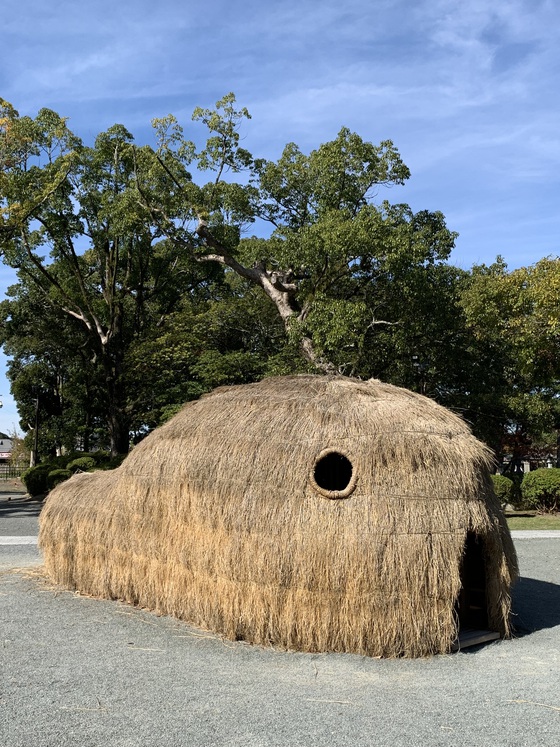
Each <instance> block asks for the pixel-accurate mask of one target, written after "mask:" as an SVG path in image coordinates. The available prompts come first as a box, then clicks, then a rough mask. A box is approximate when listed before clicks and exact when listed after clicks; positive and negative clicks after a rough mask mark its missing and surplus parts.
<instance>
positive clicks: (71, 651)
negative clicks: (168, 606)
mask: <svg viewBox="0 0 560 747" xmlns="http://www.w3.org/2000/svg"><path fill="white" fill-rule="evenodd" d="M3 497H4V496H0V535H3V536H12V537H13V536H19V537H29V536H31V537H32V536H34V532H35V530H36V522H37V513H38V508H39V506H37V505H31V504H27V505H26V506H25V507H24V506H23V504H22V505H21V508H22V509H24V510H23V514H22V513H19V512H18V511H17V510H14V507H16V505H17V504H16V503H12V502H11V501H10V503H12V506H11V508H7V507H6V502H5V501H2V500H1V498H3ZM4 509H6V510H5V511H4ZM515 543H516V548H517V551H518V555H519V560H520V565H521V572H522V579H521V581H520V582H519V584H518V585H517V587H516V589H515V593H514V608H515V613H516V624H517V626H518V636H519V637H518V638H516V639H514V640H511V641H501V642H497V643H494V644H490V645H488V646H486V647H481V648H478V649H475V650H472V649H471V650H468V651H465V652H462V653H459V654H454V655H451V656H438V657H433V658H431V659H425V660H416V661H410V660H377V659H368V658H364V657H359V656H353V655H332V654H327V655H325V654H323V655H313V654H299V653H286V652H280V651H273V650H267V649H261V648H257V647H253V646H249V645H246V644H243V643H231V642H229V641H222V640H221V639H220V638H219V637H217V636H214V635H212V634H209V633H205V632H204V631H201V630H199V629H195V628H192V627H190V626H188V625H185V624H183V623H181V622H178V621H176V620H173V619H170V618H165V617H156V616H155V615H153V614H151V613H148V612H145V611H142V610H138V609H134V608H131V607H128V606H126V605H123V604H120V603H118V602H109V601H100V600H95V599H90V598H87V597H80V596H78V595H76V594H73V593H70V592H64V591H61V590H59V589H53V588H52V587H51V586H50V585H49V584H48V583H46V582H45V581H44V580H43V579H42V578H41V577H40V575H39V574H38V569H37V568H33V564H35V566H36V565H37V563H39V562H40V558H39V556H38V554H37V550H36V548H35V547H34V546H33V545H20V546H17V545H9V546H7V545H4V546H0V547H2V549H3V550H6V553H7V554H6V556H4V559H5V561H6V564H9V563H11V564H12V565H18V564H19V560H20V559H21V560H25V559H29V561H30V562H29V564H28V565H30V566H31V567H30V568H29V570H28V571H25V572H13V571H11V570H4V571H3V572H1V571H0V744H2V745H9V746H10V747H65V746H66V745H71V746H72V747H74V746H75V747H151V746H152V745H157V747H187V746H188V747H191V746H193V747H210V745H212V746H213V745H223V746H225V745H227V746H229V745H233V746H239V747H241V746H243V747H276V746H278V747H280V746H282V747H299V746H300V745H301V746H302V747H322V746H325V747H339V746H342V745H352V746H354V745H356V746H357V747H362V746H363V747H366V745H367V746H369V745H375V746H376V747H389V746H390V747H440V746H441V747H444V746H445V747H447V746H449V747H451V745H453V746H454V747H456V746H458V745H459V746H461V745H464V746H465V747H467V746H468V747H474V746H481V747H486V746H488V747H524V746H527V747H539V746H543V747H549V746H550V747H552V746H553V745H554V747H557V745H558V744H559V743H560V541H559V539H558V538H557V537H556V536H544V535H543V534H542V533H539V538H532V537H528V536H527V535H526V534H524V535H521V536H517V537H516V538H515ZM16 551H21V555H19V556H17V555H16V556H13V555H12V553H14V552H16Z"/></svg>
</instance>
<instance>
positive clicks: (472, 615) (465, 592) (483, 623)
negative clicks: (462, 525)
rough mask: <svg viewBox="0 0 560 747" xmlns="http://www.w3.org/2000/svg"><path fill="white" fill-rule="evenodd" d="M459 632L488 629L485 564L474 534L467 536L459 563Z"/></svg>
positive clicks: (479, 543)
mask: <svg viewBox="0 0 560 747" xmlns="http://www.w3.org/2000/svg"><path fill="white" fill-rule="evenodd" d="M457 614H458V617H459V632H460V633H462V632H464V631H466V630H469V629H470V630H472V629H475V630H487V629H488V602H487V599H486V562H485V559H484V548H483V545H482V540H481V538H480V537H478V536H477V535H476V534H475V533H474V532H469V533H468V534H467V539H466V541H465V548H464V550H463V560H462V563H461V591H460V593H459V598H458V600H457Z"/></svg>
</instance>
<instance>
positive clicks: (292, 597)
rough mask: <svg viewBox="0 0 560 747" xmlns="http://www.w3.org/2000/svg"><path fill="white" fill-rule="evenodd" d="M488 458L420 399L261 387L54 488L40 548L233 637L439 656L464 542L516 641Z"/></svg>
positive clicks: (64, 573) (494, 612)
mask: <svg viewBox="0 0 560 747" xmlns="http://www.w3.org/2000/svg"><path fill="white" fill-rule="evenodd" d="M327 452H328V453H331V452H332V453H333V454H334V455H335V457H336V458H338V459H339V462H337V464H338V463H340V464H343V463H344V464H345V463H346V462H347V463H348V464H349V465H350V467H349V469H350V470H351V478H350V477H349V478H348V480H349V482H348V487H345V486H344V485H338V484H336V485H334V484H333V486H330V485H329V484H328V481H329V480H331V479H333V480H335V481H336V480H340V479H342V478H341V477H340V475H338V474H337V473H336V470H335V471H334V472H332V469H331V467H330V466H329V467H328V469H326V471H325V475H322V473H321V472H320V467H321V465H320V457H319V455H320V454H323V453H327ZM327 456H328V454H327ZM327 461H328V460H327ZM490 463H491V459H490V454H489V452H488V450H487V449H486V448H485V447H484V446H483V445H482V444H480V443H479V442H478V441H477V440H476V439H475V438H474V437H473V436H472V435H471V433H470V431H469V429H468V428H467V426H466V425H465V424H464V422H463V421H462V420H461V419H460V418H458V417H457V416H455V415H453V414H452V413H450V412H449V411H447V410H445V409H444V408H442V407H440V406H438V405H437V404H435V403H434V402H432V401H431V400H429V399H427V398H425V397H422V396H421V395H417V394H414V393H412V392H408V391H406V390H403V389H399V388H397V387H393V386H390V385H387V384H382V383H381V382H378V381H370V382H361V381H356V380H352V379H347V378H344V377H326V376H325V377H320V376H295V377H278V378H272V379H266V380H264V381H262V382H260V383H258V384H251V385H246V386H238V387H224V388H221V389H218V390H216V391H215V392H213V393H211V394H209V395H207V396H205V397H203V398H201V399H200V400H198V401H196V402H192V403H189V404H187V405H186V406H185V407H184V408H183V410H182V411H181V412H180V413H179V414H177V415H176V416H175V417H174V418H173V419H172V420H170V421H169V422H168V423H166V424H165V425H164V426H162V427H161V428H158V429H157V430H156V431H154V432H153V433H152V434H151V435H150V436H148V437H147V438H146V439H145V440H144V441H142V442H141V443H140V444H139V445H138V446H137V447H136V448H135V449H134V450H133V452H132V453H131V454H130V455H129V456H128V458H127V459H126V460H125V461H124V463H123V464H122V465H121V467H120V468H119V469H117V470H115V471H114V472H97V473H93V474H80V475H76V476H74V477H73V478H71V479H70V480H69V481H67V482H65V483H63V484H61V485H60V486H58V487H57V488H56V489H55V490H54V491H53V492H52V493H51V495H50V496H49V498H48V500H47V502H46V505H45V508H44V510H43V512H42V516H41V532H40V546H41V548H42V550H43V553H44V556H45V563H46V568H47V571H48V573H49V575H50V576H51V578H52V579H54V580H55V581H56V582H57V583H60V584H63V585H64V586H66V587H69V588H75V589H79V590H80V591H82V592H85V593H89V594H93V595H96V596H101V597H108V598H114V599H121V600H124V601H126V602H130V603H132V604H136V605H140V606H142V607H146V608H149V609H153V610H156V611H157V612H159V613H163V614H169V615H174V616H176V617H178V618H182V619H184V620H187V621H189V622H190V623H193V624H195V625H198V626H200V627H203V628H206V629H209V630H212V631H215V632H217V633H220V634H223V635H224V636H226V637H228V638H231V639H245V640H247V641H250V642H254V643H258V644H264V645H269V644H274V645H277V646H281V647H285V648H293V649H299V650H304V651H346V652H355V653H360V654H367V655H369V656H400V655H404V656H425V655H429V654H433V653H438V652H447V651H449V650H450V648H451V644H452V642H453V640H454V639H455V637H456V635H457V627H458V620H457V615H456V610H455V605H456V600H457V599H458V596H459V592H460V589H461V578H460V566H461V559H462V556H463V552H464V548H465V540H466V536H467V533H475V534H476V536H477V537H479V538H481V541H482V542H483V546H484V556H485V564H486V574H487V597H488V618H489V624H490V625H491V626H492V629H493V630H496V631H498V632H499V633H500V635H502V636H507V635H508V634H509V632H510V628H509V614H510V595H509V591H510V586H511V584H512V582H513V580H514V578H515V577H516V572H517V571H516V559H515V552H514V550H513V544H512V542H511V538H510V535H509V532H508V530H507V526H506V524H505V521H504V519H503V517H502V515H501V511H500V507H499V503H498V501H497V499H496V497H495V495H494V493H493V490H492V485H491V481H490V478H489V465H490ZM314 470H315V471H314ZM318 470H319V471H318ZM329 470H331V471H329ZM314 475H315V476H316V477H317V481H316V480H315V477H314ZM324 480H326V481H327V485H326V487H325V485H318V484H317V483H318V482H319V481H324ZM331 487H332V490H331ZM345 491H346V492H345ZM324 496H327V497H324Z"/></svg>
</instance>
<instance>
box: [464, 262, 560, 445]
mask: <svg viewBox="0 0 560 747" xmlns="http://www.w3.org/2000/svg"><path fill="white" fill-rule="evenodd" d="M461 305H462V308H463V311H464V314H465V317H466V325H467V329H468V332H469V342H468V344H469V346H470V354H471V358H472V361H473V364H472V365H473V372H472V373H473V374H474V375H472V377H471V378H472V387H471V389H470V391H469V405H468V406H469V407H470V408H471V414H472V416H473V417H474V419H476V420H477V422H478V423H479V425H480V427H481V431H482V435H483V436H484V437H485V439H486V440H487V441H488V442H489V443H491V444H492V445H493V446H494V448H495V449H496V451H497V452H501V451H503V450H506V451H509V452H513V453H514V456H517V457H519V458H520V457H521V456H523V455H526V454H527V453H528V452H529V451H530V449H529V445H530V444H531V443H533V444H535V445H536V444H539V443H541V444H543V445H544V446H546V447H547V448H548V449H550V448H551V447H552V446H553V443H552V442H553V441H554V440H555V438H556V435H555V430H556V429H558V428H559V427H560V260H559V259H557V258H546V259H543V260H541V261H539V262H537V263H536V264H534V265H532V266H529V267H521V268H518V269H516V270H513V271H508V268H507V265H506V263H505V262H504V261H503V259H501V258H498V260H497V261H496V262H495V263H494V264H492V265H489V266H486V265H480V266H476V267H474V268H473V269H472V272H471V273H469V275H468V276H466V277H465V281H464V286H463V291H462V296H461Z"/></svg>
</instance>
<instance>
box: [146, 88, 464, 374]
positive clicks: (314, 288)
mask: <svg viewBox="0 0 560 747" xmlns="http://www.w3.org/2000/svg"><path fill="white" fill-rule="evenodd" d="M248 117H249V115H248V112H247V111H246V110H245V109H236V108H235V98H234V96H233V94H229V95H228V96H225V97H224V98H223V99H222V100H221V101H219V102H218V103H217V105H216V108H215V109H213V110H210V109H197V110H195V112H194V114H193V119H194V120H195V121H198V122H202V123H203V124H204V125H205V126H206V127H207V128H208V130H209V134H210V137H209V138H208V140H207V142H206V144H205V146H204V147H203V148H202V149H200V150H199V149H197V148H196V146H195V144H194V143H193V142H192V141H190V140H187V139H186V138H185V137H184V135H183V130H182V128H181V126H180V125H179V124H178V123H177V121H176V120H175V119H174V118H173V117H171V116H169V117H166V118H164V119H161V120H156V121H155V122H154V126H155V128H156V136H157V142H158V147H157V148H156V149H155V150H154V151H150V150H149V149H143V150H142V151H139V152H138V153H137V155H136V170H137V186H138V191H139V193H140V198H141V201H142V203H143V205H144V206H145V208H146V210H148V211H149V212H150V214H151V216H152V219H153V221H154V224H155V225H157V226H158V228H159V230H160V231H161V232H162V233H163V234H164V235H166V236H167V237H168V238H169V240H170V241H171V242H172V243H173V244H174V245H175V246H177V247H180V248H181V249H182V251H183V252H184V253H185V254H188V255H189V256H191V257H192V258H193V259H194V260H195V261H197V262H198V263H202V264H204V263H206V264H208V263H211V264H218V265H220V266H222V267H224V268H226V269H227V270H229V271H230V272H233V273H235V274H236V275H237V276H239V277H241V278H243V279H244V280H245V281H247V282H248V283H249V284H251V285H252V286H254V287H256V288H259V289H260V290H261V291H262V292H263V293H264V294H265V296H266V297H267V298H268V299H269V301H270V302H271V303H272V304H273V305H274V307H275V309H276V311H277V313H278V315H279V317H280V319H281V320H282V323H283V325H284V328H285V331H286V334H287V335H288V336H289V337H290V338H292V339H294V340H297V343H298V344H299V347H300V350H301V352H302V354H303V355H304V356H305V358H306V359H307V360H308V361H309V362H310V363H311V364H312V365H313V366H314V367H315V368H318V369H320V370H325V371H332V370H336V369H337V368H338V367H339V366H340V365H342V366H343V367H345V368H352V365H353V363H352V360H351V359H349V360H348V361H346V360H341V359H340V357H339V356H338V355H337V354H336V355H333V350H335V349H339V347H340V341H341V340H349V339H352V338H355V337H356V336H358V337H359V335H360V334H362V333H363V330H364V328H366V327H368V326H371V325H380V324H383V323H386V322H387V321H388V320H387V319H386V318H385V316H384V314H385V308H384V303H383V299H382V298H381V297H379V298H378V299H377V300H375V299H374V300H373V301H372V300H371V296H372V293H373V292H374V290H373V289H375V287H376V284H377V283H378V282H381V281H383V280H384V279H387V278H391V277H392V276H394V275H395V274H399V273H402V272H403V270H404V269H405V268H412V267H414V268H423V267H426V266H428V265H432V264H434V263H437V262H442V261H444V260H445V259H447V257H448V256H449V253H450V251H451V248H452V247H453V245H454V240H455V234H453V233H452V232H451V231H449V230H448V229H447V227H446V225H445V221H444V218H443V216H442V214H441V213H439V212H428V211H420V212H418V213H414V212H413V211H412V210H411V209H410V208H409V207H408V206H407V205H403V204H396V205H392V204H389V203H388V202H387V201H382V202H380V203H378V202H377V196H378V192H379V190H380V189H382V188H383V187H386V186H394V185H401V184H403V183H404V182H405V180H406V179H408V177H409V171H408V168H407V167H406V166H405V165H404V163H403V162H402V160H401V157H400V155H399V153H398V151H397V149H396V148H395V146H394V145H393V143H391V142H390V141H384V142H382V143H380V144H379V145H374V144H373V143H370V142H368V141H365V140H363V139H362V138H361V137H360V136H359V135H357V134H355V133H352V132H350V131H349V130H348V129H346V128H343V129H342V130H341V131H340V132H339V134H338V136H337V137H336V138H335V139H334V140H332V141H330V142H327V143H325V144H323V145H321V146H320V147H319V148H317V150H314V151H312V152H311V153H309V154H304V153H303V152H302V151H301V150H300V149H299V148H298V147H297V146H296V145H295V144H293V143H290V144H288V145H287V146H286V147H285V149H284V151H283V153H282V155H281V157H280V158H279V159H278V160H277V161H269V160H263V159H255V158H253V157H252V155H251V154H250V153H249V152H248V151H247V150H245V149H244V148H241V147H240V137H239V128H240V125H241V124H242V122H243V120H244V119H246V118H248ZM189 169H196V173H197V175H198V176H199V181H200V182H201V183H196V182H195V180H194V179H193V177H192V174H191V173H190V171H189ZM208 173H209V174H211V175H212V178H211V180H210V181H206V182H204V175H205V174H208ZM251 224H256V225H257V226H258V227H259V229H260V231H259V233H260V234H261V235H260V236H255V235H254V236H252V237H248V236H247V233H248V229H249V228H250V226H251ZM355 357H356V356H355V354H354V355H353V356H351V358H355Z"/></svg>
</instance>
